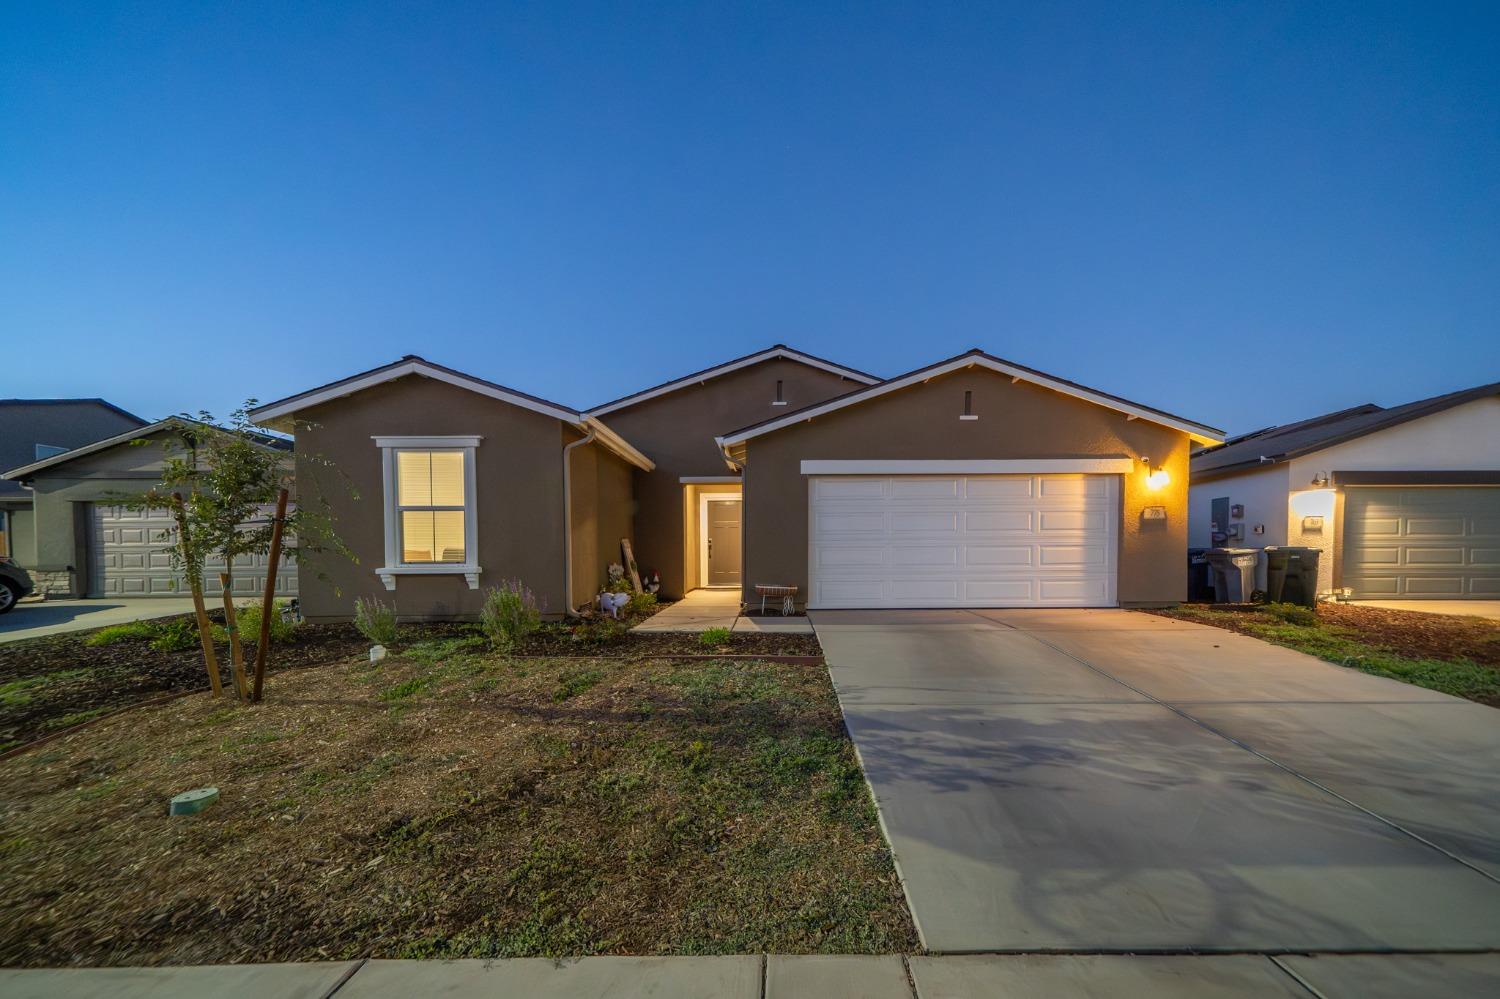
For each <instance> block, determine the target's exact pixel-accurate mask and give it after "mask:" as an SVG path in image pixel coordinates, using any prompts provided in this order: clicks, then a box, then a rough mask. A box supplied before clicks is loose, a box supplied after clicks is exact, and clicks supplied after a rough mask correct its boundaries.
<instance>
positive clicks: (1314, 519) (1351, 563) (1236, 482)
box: [1189, 383, 1500, 600]
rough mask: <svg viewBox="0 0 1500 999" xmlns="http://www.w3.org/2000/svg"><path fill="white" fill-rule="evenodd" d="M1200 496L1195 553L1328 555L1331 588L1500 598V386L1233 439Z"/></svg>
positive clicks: (1202, 482)
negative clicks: (1291, 549) (1304, 551)
mask: <svg viewBox="0 0 1500 999" xmlns="http://www.w3.org/2000/svg"><path fill="white" fill-rule="evenodd" d="M1189 504H1190V512H1189V530H1190V533H1191V542H1192V544H1193V546H1194V547H1205V548H1206V547H1211V546H1229V547H1248V548H1264V547H1266V546H1268V545H1299V546H1307V547H1312V548H1318V549H1320V550H1321V551H1322V553H1323V554H1322V556H1321V558H1320V560H1319V568H1318V588H1319V591H1320V592H1325V593H1326V592H1332V591H1348V592H1347V595H1348V596H1349V597H1350V598H1352V599H1360V598H1367V599H1418V600H1420V599H1444V600H1462V599H1476V600H1477V599H1486V600H1495V599H1500V383H1492V384H1489V385H1480V386H1477V387H1475V388H1471V389H1465V390H1463V391H1461V392H1452V393H1449V394H1447V395H1441V396H1437V397H1435V398H1432V399H1422V400H1420V401H1417V402H1411V403H1407V404H1406V405H1403V406H1392V407H1390V408H1384V407H1381V406H1377V405H1375V404H1374V403H1366V404H1365V405H1362V406H1355V407H1353V408H1350V409H1343V410H1339V411H1338V412H1335V413H1328V414H1326V415H1324V416H1318V417H1314V418H1312V419H1310V420H1302V421H1299V422H1296V423H1288V424H1285V425H1282V426H1276V427H1268V428H1266V429H1264V430H1257V431H1255V432H1254V433H1249V434H1244V435H1242V436H1239V437H1234V438H1231V439H1229V440H1227V441H1225V442H1224V443H1223V444H1221V445H1217V446H1212V447H1209V448H1206V449H1203V450H1201V451H1199V452H1197V453H1196V454H1195V455H1194V456H1193V459H1192V489H1191V493H1190V499H1189ZM1259 585H1261V586H1264V585H1265V559H1261V566H1260V576H1259Z"/></svg>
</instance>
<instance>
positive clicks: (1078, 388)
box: [715, 347, 1224, 448]
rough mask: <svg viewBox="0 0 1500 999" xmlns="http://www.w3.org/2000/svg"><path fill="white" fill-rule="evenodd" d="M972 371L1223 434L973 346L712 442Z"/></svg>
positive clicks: (1195, 431)
mask: <svg viewBox="0 0 1500 999" xmlns="http://www.w3.org/2000/svg"><path fill="white" fill-rule="evenodd" d="M974 367H980V368H987V369H988V370H990V371H994V372H997V373H999V374H1002V375H1008V376H1009V377H1010V379H1011V381H1013V382H1019V381H1024V382H1030V383H1031V384H1033V385H1039V386H1041V387H1042V388H1046V389H1051V390H1052V391H1054V392H1059V393H1062V394H1063V395H1069V396H1072V397H1074V398H1075V399H1082V400H1084V401H1086V402H1092V403H1094V404H1096V405H1099V406H1105V407H1107V408H1109V409H1114V410H1118V411H1119V412H1121V413H1124V414H1126V415H1127V416H1129V417H1130V418H1131V419H1140V420H1148V421H1150V422H1152V423H1159V424H1161V425H1162V426H1166V427H1171V428H1172V429H1174V430H1180V431H1182V432H1183V433H1185V434H1187V435H1188V436H1189V437H1191V438H1192V439H1193V440H1195V441H1198V442H1200V443H1204V444H1217V443H1218V442H1219V441H1220V440H1221V439H1222V438H1223V435H1224V432H1223V431H1222V430H1218V429H1215V428H1214V427H1210V426H1206V425H1204V424H1202V423H1194V422H1193V421H1191V420H1188V419H1185V418H1183V417H1181V416H1175V415H1173V414H1171V413H1168V412H1166V411H1165V410H1160V409H1155V408H1152V407H1150V406H1144V405H1141V404H1140V403H1137V402H1131V401H1130V400H1128V399H1122V398H1120V397H1119V396H1117V395H1110V394H1109V393H1108V392H1101V391H1099V390H1098V389H1092V388H1089V387H1088V386H1086V385H1080V384H1078V383H1077V382H1070V381H1068V380H1067V379H1065V378H1058V377H1056V376H1054V375H1049V374H1046V373H1045V372H1042V371H1038V370H1036V369H1035V368H1028V367H1026V366H1025V365H1022V364H1017V363H1015V362H1014V361H1007V360H1004V359H1003V358H999V357H995V356H993V355H991V354H987V353H985V352H984V351H982V350H980V349H979V348H977V347H976V348H974V349H973V350H970V351H968V352H967V353H963V354H959V355H958V356H957V357H950V358H948V359H947V360H946V361H939V362H937V363H936V364H930V365H928V366H927V367H925V368H917V369H916V370H915V371H909V372H907V373H906V374H904V375H897V376H896V377H895V378H888V379H886V380H885V381H883V382H878V383H876V384H874V385H870V386H867V387H865V388H861V389H855V390H854V391H853V392H848V393H845V394H844V395H841V396H837V397H835V398H833V399H829V400H827V401H825V402H820V403H816V404H814V405H812V406H804V407H803V408H802V409H798V410H794V411H793V412H790V413H786V414H783V415H781V416H775V417H772V418H771V419H769V420H762V421H761V422H760V423H755V424H752V425H750V426H748V427H743V428H741V429H739V430H735V431H733V432H731V433H727V434H724V435H723V436H721V437H716V438H715V440H716V441H717V442H718V444H719V447H720V448H728V447H733V446H735V445H737V444H743V443H744V442H745V441H748V440H750V439H751V438H754V437H759V436H761V435H762V434H769V433H773V432H775V431H777V430H780V429H782V428H783V427H788V426H791V425H792V424H794V423H801V422H802V421H804V420H809V419H812V418H813V417H815V416H821V415H823V414H824V413H832V412H834V411H836V410H840V409H843V408H844V407H846V406H853V405H856V404H858V403H861V402H866V401H868V400H870V399H875V398H878V397H880V396H882V395H885V394H886V393H889V392H895V391H897V390H899V389H903V388H908V387H909V386H912V385H915V384H917V383H918V382H923V381H926V380H928V379H930V378H937V377H939V376H940V375H946V374H949V373H951V372H954V371H959V370H962V369H964V368H974Z"/></svg>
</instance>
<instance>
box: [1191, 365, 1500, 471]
mask: <svg viewBox="0 0 1500 999" xmlns="http://www.w3.org/2000/svg"><path fill="white" fill-rule="evenodd" d="M1495 395H1500V382H1491V383H1489V384H1487V385H1476V386H1475V387H1474V388H1468V389H1461V390H1459V391H1457V392H1449V393H1447V394H1445V395H1438V396H1433V397H1432V398H1430V399H1419V400H1417V401H1416V402H1408V403H1406V404H1405V405H1402V406H1392V407H1391V408H1389V409H1385V408H1383V407H1381V406H1377V405H1375V404H1374V403H1373V402H1367V403H1365V404H1364V405H1362V406H1353V407H1351V408H1349V409H1341V410H1339V411H1337V412H1334V413H1325V414H1324V415H1322V416H1315V417H1313V418H1311V419H1308V420H1299V421H1298V422H1296V423H1286V424H1282V425H1281V426H1277V427H1266V428H1265V429H1263V430H1256V431H1254V432H1252V433H1248V434H1241V435H1240V436H1238V437H1232V438H1230V439H1229V440H1227V441H1225V442H1224V443H1223V444H1222V445H1220V446H1218V447H1211V448H1206V449H1204V450H1202V451H1199V452H1198V453H1197V454H1195V455H1193V460H1192V474H1193V475H1194V476H1195V477H1202V476H1209V475H1211V476H1219V475H1227V474H1233V473H1235V472H1242V471H1246V470H1249V469H1252V468H1259V467H1261V466H1263V465H1268V464H1275V463H1276V462H1280V461H1289V460H1291V459H1292V458H1300V457H1301V456H1302V455H1305V454H1312V453H1313V452H1314V451H1321V450H1323V449H1324V448H1329V447H1333V446H1334V445H1335V444H1342V443H1344V442H1345V441H1352V440H1354V439H1355V438H1358V437H1364V436H1365V435H1367V434H1373V433H1377V432H1378V431H1381V430H1387V429H1389V428H1391V427H1394V426H1398V425H1400V424H1402V423H1408V422H1410V421H1412V420H1418V419H1421V418H1422V417H1424V416H1431V415H1433V414H1434V413H1441V412H1442V411H1443V410H1445V409H1452V408H1453V407H1454V406H1461V405H1463V404H1464V403H1466V402H1473V401H1474V400H1476V399H1483V398H1485V397H1487V396H1495Z"/></svg>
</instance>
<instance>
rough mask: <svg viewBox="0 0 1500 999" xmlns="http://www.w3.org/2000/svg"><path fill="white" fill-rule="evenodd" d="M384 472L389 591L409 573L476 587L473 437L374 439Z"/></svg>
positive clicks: (381, 573)
mask: <svg viewBox="0 0 1500 999" xmlns="http://www.w3.org/2000/svg"><path fill="white" fill-rule="evenodd" d="M375 442H376V444H377V445H378V446H379V447H380V448H381V450H382V452H383V465H384V469H385V499H386V506H385V565H384V566H383V567H382V568H378V569H376V570H375V571H376V574H377V575H379V576H380V578H381V580H382V581H384V583H385V585H386V586H387V588H389V589H395V585H396V577H397V576H400V575H409V574H426V575H437V574H444V573H448V574H455V575H456V574H462V575H464V576H465V577H466V578H467V579H468V582H469V585H470V586H471V587H476V588H477V587H478V585H479V565H478V553H477V552H476V550H475V549H476V547H477V542H476V534H477V525H476V524H475V505H474V453H475V448H476V447H477V446H478V444H479V438H478V437H377V438H375Z"/></svg>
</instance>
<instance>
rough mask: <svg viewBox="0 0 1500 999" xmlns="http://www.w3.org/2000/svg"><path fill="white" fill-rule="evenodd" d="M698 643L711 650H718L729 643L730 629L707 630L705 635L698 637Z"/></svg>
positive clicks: (704, 632) (704, 631)
mask: <svg viewBox="0 0 1500 999" xmlns="http://www.w3.org/2000/svg"><path fill="white" fill-rule="evenodd" d="M698 641H699V643H701V644H702V645H704V646H705V647H707V648H710V649H716V648H718V647H719V646H721V645H727V644H728V643H729V629H728V628H705V629H704V630H703V633H702V634H701V635H699V636H698Z"/></svg>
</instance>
